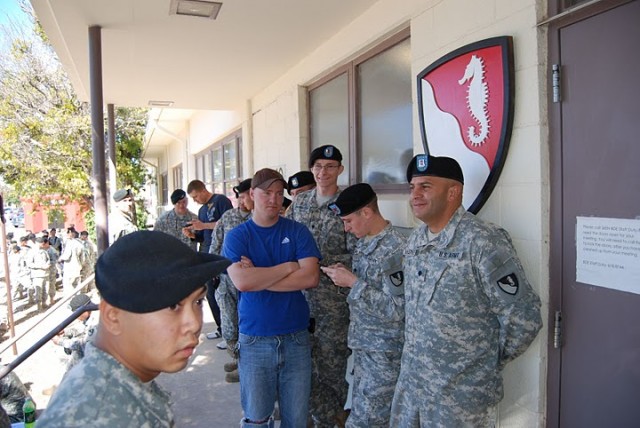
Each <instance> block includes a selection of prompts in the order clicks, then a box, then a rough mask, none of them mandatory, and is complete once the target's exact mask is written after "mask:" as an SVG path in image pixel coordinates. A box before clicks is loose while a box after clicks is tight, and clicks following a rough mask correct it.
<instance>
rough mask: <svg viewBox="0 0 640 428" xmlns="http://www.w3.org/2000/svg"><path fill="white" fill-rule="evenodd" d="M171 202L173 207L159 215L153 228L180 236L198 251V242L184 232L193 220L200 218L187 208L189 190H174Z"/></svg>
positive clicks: (185, 242) (179, 237) (175, 236)
mask: <svg viewBox="0 0 640 428" xmlns="http://www.w3.org/2000/svg"><path fill="white" fill-rule="evenodd" d="M171 203H172V204H173V209H172V210H170V211H167V212H166V213H164V214H162V215H161V216H160V217H158V220H156V224H155V225H154V226H153V230H156V231H158V232H164V233H167V234H169V235H171V236H173V237H174V238H178V239H179V240H181V241H182V242H183V243H184V244H185V245H186V246H188V247H189V248H191V249H192V250H193V251H198V242H196V240H195V239H191V238H190V237H189V234H188V233H186V232H184V230H185V229H187V230H188V229H189V228H190V227H191V226H189V225H190V224H191V223H192V222H193V220H197V219H198V216H197V215H196V214H195V213H192V212H191V211H189V209H188V208H187V204H188V203H189V200H188V199H187V192H185V191H184V190H182V189H176V190H174V191H173V193H172V194H171Z"/></svg>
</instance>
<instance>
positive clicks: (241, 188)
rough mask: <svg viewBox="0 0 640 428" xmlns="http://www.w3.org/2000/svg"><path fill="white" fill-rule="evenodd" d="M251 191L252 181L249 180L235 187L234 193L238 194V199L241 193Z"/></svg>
mask: <svg viewBox="0 0 640 428" xmlns="http://www.w3.org/2000/svg"><path fill="white" fill-rule="evenodd" d="M249 189H251V179H250V178H247V179H246V180H242V181H241V182H240V183H238V185H237V186H233V193H235V194H236V198H237V197H238V196H240V193H244V192H246V191H247V190H249Z"/></svg>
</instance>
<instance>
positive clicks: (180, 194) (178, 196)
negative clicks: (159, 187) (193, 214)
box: [171, 189, 187, 205]
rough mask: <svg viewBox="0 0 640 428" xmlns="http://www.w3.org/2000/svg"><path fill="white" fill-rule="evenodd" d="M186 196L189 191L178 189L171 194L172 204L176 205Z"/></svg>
mask: <svg viewBox="0 0 640 428" xmlns="http://www.w3.org/2000/svg"><path fill="white" fill-rule="evenodd" d="M186 197H187V192H185V191H184V190H182V189H176V190H174V191H173V193H172V194H171V204H172V205H175V204H177V203H178V202H180V201H181V200H183V199H184V198H186Z"/></svg>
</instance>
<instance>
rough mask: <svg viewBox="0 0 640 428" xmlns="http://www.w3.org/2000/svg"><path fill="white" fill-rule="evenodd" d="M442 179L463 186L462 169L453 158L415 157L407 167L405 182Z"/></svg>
mask: <svg viewBox="0 0 640 428" xmlns="http://www.w3.org/2000/svg"><path fill="white" fill-rule="evenodd" d="M423 176H431V177H442V178H449V179H451V180H456V181H459V182H460V183H462V184H464V177H463V175H462V168H460V164H458V161H456V160H455V159H453V158H449V157H446V156H431V155H415V156H414V157H413V159H411V162H409V165H407V182H408V183H411V179H412V178H413V177H423Z"/></svg>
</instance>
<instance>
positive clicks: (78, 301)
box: [69, 293, 91, 312]
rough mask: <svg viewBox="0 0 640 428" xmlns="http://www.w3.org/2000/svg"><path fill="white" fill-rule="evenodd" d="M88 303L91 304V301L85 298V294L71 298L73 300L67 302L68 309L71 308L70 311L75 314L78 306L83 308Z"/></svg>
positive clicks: (87, 297)
mask: <svg viewBox="0 0 640 428" xmlns="http://www.w3.org/2000/svg"><path fill="white" fill-rule="evenodd" d="M89 302H91V299H90V298H89V296H87V295H86V294H82V293H80V294H77V295H75V296H73V298H72V299H71V301H70V302H69V308H71V310H72V311H73V312H75V311H76V309H78V308H79V307H80V306H84V305H86V304H87V303H89Z"/></svg>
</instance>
